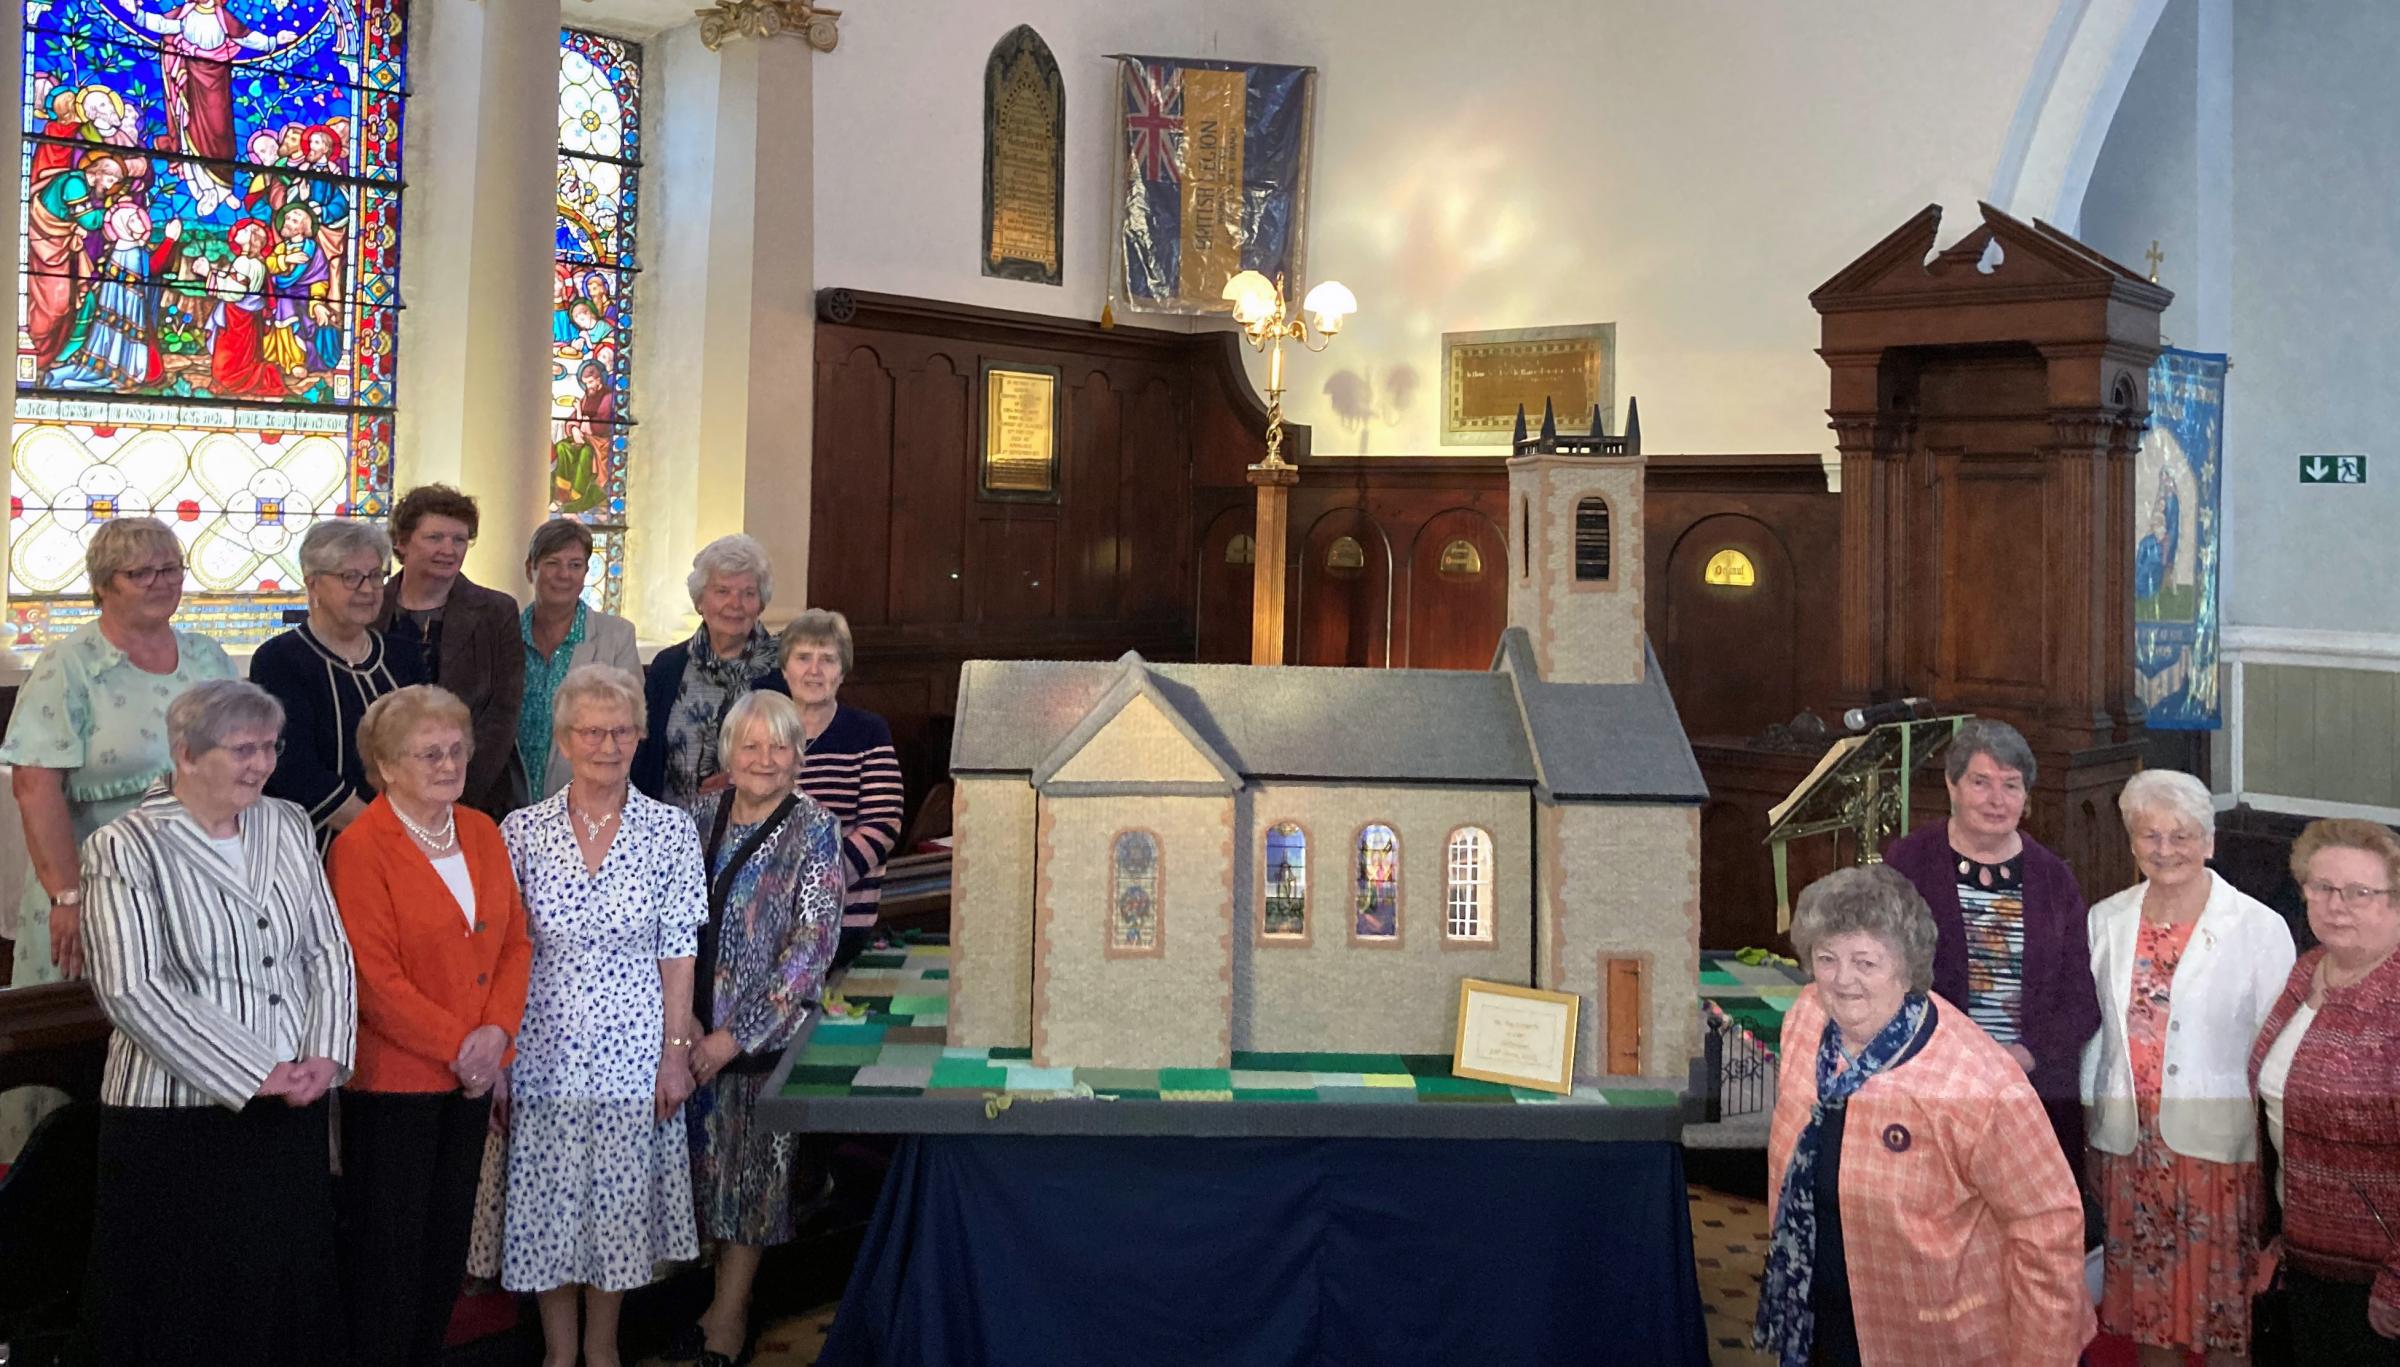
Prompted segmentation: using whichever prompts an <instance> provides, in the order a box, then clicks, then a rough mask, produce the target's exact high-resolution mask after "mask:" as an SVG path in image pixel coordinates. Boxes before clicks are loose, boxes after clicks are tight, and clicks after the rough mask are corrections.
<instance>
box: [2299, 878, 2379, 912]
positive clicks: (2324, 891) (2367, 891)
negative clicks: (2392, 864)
mask: <svg viewBox="0 0 2400 1367" xmlns="http://www.w3.org/2000/svg"><path fill="white" fill-rule="evenodd" d="M2300 890H2301V891H2302V892H2305V893H2307V894H2308V895H2309V899H2310V900H2311V901H2317V902H2340V903H2343V904H2345V905H2348V906H2354V907H2371V906H2373V905H2375V904H2376V903H2377V902H2380V901H2382V900H2383V899H2384V898H2386V897H2389V896H2391V895H2392V890H2391V889H2390V888H2370V887H2368V886H2367V885H2366V884H2364V883H2352V884H2350V885H2348V886H2347V887H2345V886H2343V885H2341V884H2338V883H2328V882H2326V881H2325V880H2324V879H2322V878H2311V879H2309V880H2308V881H2307V882H2305V883H2302V884H2301V885H2300Z"/></svg>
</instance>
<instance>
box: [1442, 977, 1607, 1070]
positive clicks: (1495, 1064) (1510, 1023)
mask: <svg viewBox="0 0 2400 1367" xmlns="http://www.w3.org/2000/svg"><path fill="white" fill-rule="evenodd" d="M1581 1005H1582V999H1581V998H1579V997H1577V996H1576V995H1575V994H1574V993H1572V992H1545V991H1543V990H1542V989H1540V988H1538V987H1517V986H1515V985H1513V984H1510V983H1494V982H1485V981H1484V980H1483V979H1481V978H1463V979H1461V980H1460V981H1459V984H1458V1044H1457V1047H1456V1048H1455V1049H1453V1050H1452V1051H1451V1056H1450V1071H1451V1072H1452V1073H1453V1074H1455V1075H1457V1076H1459V1077H1471V1078H1475V1079H1478V1080H1480V1081H1483V1082H1502V1083H1506V1084H1508V1085H1509V1086H1512V1087H1532V1088H1536V1089H1538V1090H1540V1091H1545V1092H1568V1091H1572V1090H1574V1087H1575V1081H1574V1079H1575V1015H1576V1011H1577V1009H1578V1008H1579V1007H1580V1006H1581Z"/></svg>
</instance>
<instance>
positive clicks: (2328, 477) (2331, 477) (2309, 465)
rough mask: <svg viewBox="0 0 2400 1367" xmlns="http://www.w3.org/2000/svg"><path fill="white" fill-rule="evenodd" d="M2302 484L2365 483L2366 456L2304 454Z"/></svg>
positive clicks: (2301, 471)
mask: <svg viewBox="0 0 2400 1367" xmlns="http://www.w3.org/2000/svg"><path fill="white" fill-rule="evenodd" d="M2300 482H2301V483H2302V484H2364V483H2366V482H2367V458H2366V457H2365V456H2302V457H2301V458H2300Z"/></svg>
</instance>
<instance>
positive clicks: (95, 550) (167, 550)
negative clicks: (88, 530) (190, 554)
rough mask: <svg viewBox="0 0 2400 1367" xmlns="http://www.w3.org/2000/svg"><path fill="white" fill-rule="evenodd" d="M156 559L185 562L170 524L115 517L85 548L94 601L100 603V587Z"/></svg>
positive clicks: (154, 519) (102, 526)
mask: <svg viewBox="0 0 2400 1367" xmlns="http://www.w3.org/2000/svg"><path fill="white" fill-rule="evenodd" d="M153 555H171V556H174V557H175V558H176V559H178V560H181V559H182V558H183V543H182V542H180V541H177V540H176V539H175V533H173V532H171V531H169V530H167V524H166V523H164V522H161V521H159V520H158V519H157V518H155V517H112V518H110V519H109V520H108V521H106V522H103V523H101V524H100V530H98V531H96V532H94V533H92V540H91V543H90V544H89V545H87V546H85V547H84V548H83V573H84V576H85V577H86V578H88V579H90V580H91V581H92V601H93V602H95V603H97V602H99V601H100V586H101V585H103V584H106V583H108V582H109V581H111V580H113V579H115V578H116V577H117V576H118V575H120V574H123V573H124V572H125V571H127V570H129V569H132V568H133V567H134V566H135V565H137V564H139V563H141V562H142V561H144V560H146V559H148V558H149V557H151V556H153Z"/></svg>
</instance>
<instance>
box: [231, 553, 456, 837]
mask: <svg viewBox="0 0 2400 1367" xmlns="http://www.w3.org/2000/svg"><path fill="white" fill-rule="evenodd" d="M391 553H392V543H391V540H390V539H389V538H388V537H386V536H385V535H384V534H383V529H382V528H381V527H377V526H374V525H372V524H371V523H366V522H352V521H349V520H347V519H344V518H334V519H329V520H327V521H324V522H320V523H318V524H317V525H315V526H313V527H311V528H309V529H308V531H307V533H306V534H304V535H303V536H302V537H301V538H300V573H301V576H302V578H303V579H304V581H305V582H306V585H307V588H308V620H307V621H306V622H303V623H301V624H300V625H299V626H296V627H293V628H292V629H291V630H290V631H287V632H284V633H282V634H281V635H277V636H270V637H268V638H267V640H266V642H265V644H263V645H261V646H259V648H258V650H257V651H256V652H255V653H254V654H252V655H251V657H250V681H251V682H252V683H254V684H257V685H258V686H259V687H261V688H263V689H265V690H267V691H268V692H269V693H272V694H274V695H275V696H276V697H277V698H278V699H280V700H281V701H282V703H283V708H284V712H285V714H286V715H287V716H289V717H290V718H291V725H290V727H289V728H288V734H287V735H286V737H285V742H286V743H285V745H284V748H283V758H282V759H281V760H279V761H277V763H276V765H275V777H274V778H272V779H270V780H268V782H267V792H268V793H269V794H270V795H271V796H274V797H279V798H282V799H284V800H285V801H287V802H296V803H298V804H300V807H301V809H302V810H303V811H306V812H307V813H308V819H309V820H310V821H312V822H314V823H316V827H317V838H318V840H319V842H320V843H322V842H328V841H331V840H332V839H333V837H334V835H335V834H336V833H338V832H340V831H341V830H343V829H344V828H346V827H348V826H349V824H350V823H351V822H353V821H356V820H357V819H358V817H359V814H360V813H362V812H364V811H366V810H367V803H368V802H369V801H371V800H372V799H373V798H374V796H375V790H374V789H373V788H371V787H369V786H368V783H367V765H366V760H365V758H364V757H363V756H361V755H360V754H359V753H358V740H357V737H358V723H359V721H360V719H361V718H363V717H365V716H366V714H367V704H369V703H371V702H373V701H375V700H376V699H377V698H380V697H382V696H383V695H384V694H386V693H389V692H391V691H392V690H393V689H395V688H399V687H402V686H403V685H406V684H413V683H423V682H424V674H423V669H424V666H423V664H422V662H421V661H419V659H418V658H417V653H416V651H415V649H414V648H413V647H409V646H406V645H402V644H400V643H397V642H392V641H387V640H385V639H384V637H383V635H382V633H380V632H377V631H375V630H374V629H373V627H374V623H375V618H376V615H377V614H378V613H379V612H381V610H382V604H383V570H384V563H385V562H386V561H387V560H389V559H390V558H391Z"/></svg>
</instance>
